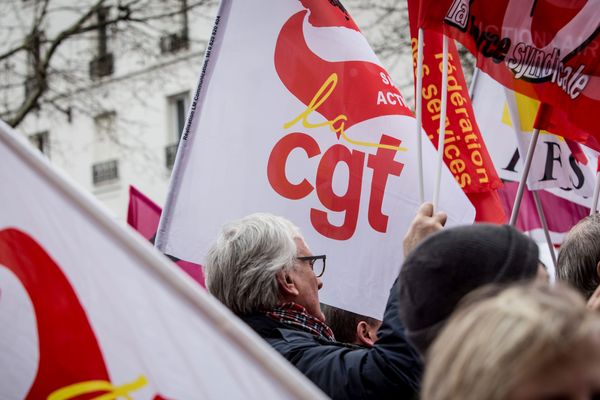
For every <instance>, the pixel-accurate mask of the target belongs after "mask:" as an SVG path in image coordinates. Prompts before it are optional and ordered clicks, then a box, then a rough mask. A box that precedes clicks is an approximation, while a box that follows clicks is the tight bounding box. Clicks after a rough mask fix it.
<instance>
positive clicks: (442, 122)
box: [433, 35, 448, 210]
mask: <svg viewBox="0 0 600 400" xmlns="http://www.w3.org/2000/svg"><path fill="white" fill-rule="evenodd" d="M442 51H443V56H442V94H441V97H440V102H441V110H440V128H439V138H438V159H437V173H436V177H435V186H434V187H433V209H434V210H437V208H438V200H439V197H440V184H441V181H442V163H443V162H444V139H445V136H446V106H447V104H446V97H447V96H448V37H447V36H446V35H444V39H443V47H442Z"/></svg>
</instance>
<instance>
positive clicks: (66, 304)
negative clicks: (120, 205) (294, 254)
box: [0, 121, 322, 400]
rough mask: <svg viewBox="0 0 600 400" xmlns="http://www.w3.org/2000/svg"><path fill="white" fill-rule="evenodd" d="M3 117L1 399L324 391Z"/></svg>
mask: <svg viewBox="0 0 600 400" xmlns="http://www.w3.org/2000/svg"><path fill="white" fill-rule="evenodd" d="M27 146H28V145H27V144H25V142H24V139H23V138H22V137H18V135H16V134H15V133H14V132H12V131H11V130H10V128H9V127H8V126H7V125H5V124H4V123H2V122H1V121H0V160H1V161H0V163H1V167H0V187H1V188H2V189H1V190H0V207H1V210H0V326H1V327H2V328H1V329H0V398H1V399H23V398H28V399H46V398H48V399H51V400H59V399H72V398H81V397H79V396H82V395H87V397H86V398H90V397H89V396H90V395H91V394H94V395H95V396H99V397H95V398H100V397H102V398H106V399H113V398H136V399H192V398H207V399H233V398H238V399H239V398H244V399H245V398H255V399H264V398H313V397H315V396H316V397H322V394H321V393H320V392H319V391H318V390H317V389H316V388H315V387H314V386H313V385H312V383H310V382H309V381H308V380H307V379H306V378H304V376H302V375H301V374H299V373H298V372H297V371H296V370H295V369H293V368H292V367H291V366H290V365H289V364H288V363H287V362H286V361H285V360H284V359H283V358H281V357H280V356H279V355H278V354H276V353H275V352H274V351H273V350H272V349H271V348H270V347H269V346H267V345H266V344H265V343H264V342H263V340H262V339H260V338H259V337H258V336H256V335H255V334H254V333H253V332H251V331H250V330H249V329H248V328H247V327H246V326H245V325H244V324H243V323H242V322H241V321H239V320H237V318H235V317H234V316H233V315H232V314H231V313H230V312H229V311H228V310H226V309H225V308H224V307H223V306H222V305H221V304H220V303H218V302H217V301H215V300H214V299H212V298H211V297H210V296H209V295H208V294H206V293H204V292H203V291H202V290H201V289H200V288H199V286H198V285H197V284H196V283H195V282H193V281H191V280H190V279H189V278H187V277H186V276H185V275H184V274H183V272H181V271H178V270H177V269H176V268H173V265H172V264H170V262H169V261H167V259H166V258H165V257H163V256H162V255H160V254H159V253H158V252H157V251H156V250H155V249H153V248H152V247H151V246H150V245H149V244H148V243H147V242H146V241H145V240H144V239H143V238H142V237H141V236H137V235H136V234H134V233H133V231H132V230H129V229H128V228H125V227H124V226H118V225H116V224H115V223H114V222H113V221H112V220H111V218H110V217H109V216H108V214H106V213H105V212H103V211H102V210H101V209H100V208H98V206H97V205H96V201H95V200H94V199H92V198H91V197H90V196H89V195H87V194H84V193H83V192H80V191H78V190H77V189H76V188H75V187H74V186H72V185H71V184H69V183H68V182H67V181H66V180H65V178H63V177H61V175H60V174H58V173H57V172H56V171H55V170H54V169H53V167H52V166H51V165H50V164H49V163H47V162H46V161H45V160H43V159H42V157H41V156H40V155H38V154H35V153H33V152H32V150H31V149H28V148H27Z"/></svg>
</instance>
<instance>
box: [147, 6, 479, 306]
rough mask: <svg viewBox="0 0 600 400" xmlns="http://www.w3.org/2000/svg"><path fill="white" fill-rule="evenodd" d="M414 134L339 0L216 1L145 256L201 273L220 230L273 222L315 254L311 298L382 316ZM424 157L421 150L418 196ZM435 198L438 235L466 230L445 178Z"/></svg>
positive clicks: (460, 202) (410, 183) (407, 210)
mask: <svg viewBox="0 0 600 400" xmlns="http://www.w3.org/2000/svg"><path fill="white" fill-rule="evenodd" d="M414 132H415V120H414V118H413V116H412V113H411V111H410V110H409V109H408V107H407V106H406V103H405V101H404V98H403V96H402V95H401V93H400V92H399V91H398V89H397V88H396V87H395V86H394V84H393V82H392V80H391V78H390V77H389V75H388V74H387V72H386V71H385V69H384V68H383V67H381V65H380V63H379V61H378V60H377V58H376V56H375V54H374V53H373V51H372V50H371V48H370V46H369V45H368V43H367V42H366V40H365V38H364V37H363V35H362V34H361V32H360V31H359V29H358V28H357V26H356V25H355V23H354V21H353V20H352V18H351V17H350V15H348V13H347V11H346V10H345V9H344V8H343V7H342V6H341V5H340V4H339V2H330V1H327V0H302V1H299V0H270V1H263V2H262V3H261V5H260V7H259V6H257V5H256V4H255V3H254V2H249V1H223V2H222V5H221V10H220V14H219V16H218V18H217V21H216V24H215V27H214V30H213V36H212V38H211V40H210V44H209V47H208V50H207V54H206V59H205V63H204V66H203V67H202V72H201V75H200V79H199V84H198V88H197V91H196V94H195V97H194V103H193V104H192V106H191V111H190V115H189V116H188V120H187V124H186V129H185V131H184V132H183V135H182V140H181V142H180V148H179V151H178V154H177V160H176V163H175V169H174V172H173V178H172V180H171V187H170V193H169V197H168V199H167V204H166V206H165V209H164V210H163V215H162V217H161V222H160V227H159V232H158V235H157V246H158V248H159V249H160V250H161V251H163V252H165V253H167V254H172V255H174V256H176V257H179V258H183V259H186V260H190V261H193V262H196V263H200V264H201V263H202V262H203V260H204V256H205V253H206V251H207V249H208V247H209V245H210V244H211V242H212V240H213V239H214V237H215V236H216V234H217V232H218V231H219V229H220V227H221V226H222V225H223V224H224V223H226V222H228V221H230V220H232V219H236V218H241V217H243V216H245V215H247V214H249V213H253V212H258V211H267V212H272V213H275V214H279V215H283V216H285V217H287V218H289V219H291V220H292V221H294V223H296V224H297V225H298V226H299V227H300V228H301V229H302V231H303V234H304V236H305V237H306V239H307V242H308V244H309V245H310V246H311V247H312V249H313V251H314V252H316V253H327V261H328V263H327V273H326V274H325V276H324V288H323V290H322V291H321V299H322V300H323V301H324V302H325V303H328V304H332V305H334V306H337V307H340V308H343V309H348V310H351V311H354V312H356V313H359V314H363V315H371V316H374V317H378V318H381V316H382V314H383V309H384V307H385V301H386V297H387V295H386V294H387V293H388V290H389V288H390V287H391V285H392V283H393V281H394V279H395V278H396V276H397V274H398V271H399V268H400V265H401V263H402V252H401V246H400V243H401V240H402V239H401V238H402V237H403V235H404V234H405V232H406V230H407V228H408V226H409V223H410V221H411V220H412V219H413V217H414V214H415V212H416V210H417V209H418V207H419V200H418V193H417V187H418V185H417V171H416V151H415V145H416V138H415V135H414ZM434 152H435V150H434V148H433V146H432V145H431V144H430V143H429V142H428V141H427V142H426V146H425V148H424V159H425V160H426V162H425V176H426V184H428V186H426V188H425V189H426V190H425V193H426V195H427V196H428V198H431V193H432V191H433V190H432V186H433V185H432V183H433V181H434V179H433V176H434V175H435V174H434V169H435V168H434V165H433V164H434V163H433V162H427V160H434V159H435V153H434ZM207 193H208V194H210V196H207ZM440 198H442V199H444V201H443V202H442V203H441V205H440V208H441V209H442V210H444V211H446V212H447V213H448V214H449V224H450V225H456V224H465V223H471V222H472V221H473V217H474V210H473V208H472V206H471V205H470V203H469V201H468V199H467V198H466V197H465V195H464V193H463V192H462V191H461V189H460V187H459V186H458V185H457V184H456V181H455V180H454V179H453V177H452V176H451V175H450V173H449V172H448V171H447V170H444V176H443V184H442V191H441V196H440ZM330 260H331V262H330Z"/></svg>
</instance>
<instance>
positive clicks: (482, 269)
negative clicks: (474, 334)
mask: <svg viewBox="0 0 600 400" xmlns="http://www.w3.org/2000/svg"><path fill="white" fill-rule="evenodd" d="M537 269H538V247H537V245H536V244H535V242H534V241H533V240H531V239H530V238H529V237H527V236H525V235H524V234H522V233H521V232H519V231H517V230H516V229H514V228H512V227H510V226H508V225H490V224H476V225H469V226H461V227H457V228H451V229H445V230H443V231H441V232H438V233H436V234H434V235H432V236H430V237H429V238H427V239H426V240H425V241H423V242H422V243H421V244H420V245H419V246H417V247H416V248H415V249H414V250H413V251H412V252H411V253H410V254H409V255H408V257H406V260H405V261H404V264H403V266H402V269H401V271H400V314H401V316H402V320H403V321H404V324H405V326H406V332H407V336H408V339H409V340H410V341H411V342H412V343H413V344H414V345H415V347H416V348H417V349H418V350H419V351H420V352H421V354H423V355H424V354H425V352H426V351H427V349H428V348H429V345H430V344H431V343H432V342H433V340H434V339H435V337H436V336H437V334H438V333H439V331H440V330H441V329H442V328H443V326H444V323H445V322H446V320H447V319H448V318H449V317H450V314H451V313H452V311H454V308H455V307H456V305H457V304H458V302H459V301H460V300H461V299H462V298H463V296H464V295H466V294H467V293H469V292H471V291H472V290H474V289H477V288H478V287H481V286H484V285H486V284H489V283H511V282H516V281H520V280H525V279H529V278H533V277H535V275H536V273H537Z"/></svg>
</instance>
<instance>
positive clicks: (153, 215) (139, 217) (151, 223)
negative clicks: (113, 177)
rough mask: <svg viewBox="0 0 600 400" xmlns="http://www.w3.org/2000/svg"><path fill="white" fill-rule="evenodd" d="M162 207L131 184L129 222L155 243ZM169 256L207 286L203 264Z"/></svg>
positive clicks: (204, 286)
mask: <svg viewBox="0 0 600 400" xmlns="http://www.w3.org/2000/svg"><path fill="white" fill-rule="evenodd" d="M161 213H162V210H161V208H160V207H159V206H158V205H157V204H156V203H155V202H153V201H152V200H150V199H149V198H148V197H147V196H146V195H145V194H143V193H142V192H140V191H139V190H137V189H136V188H134V187H133V186H129V208H128V210H127V223H128V224H129V225H130V226H131V227H132V228H133V229H135V230H136V231H138V232H139V233H140V234H141V235H142V236H143V237H145V238H146V239H148V240H149V241H151V242H152V243H154V237H155V236H156V229H157V228H158V221H159V220H160V214H161ZM166 256H167V257H169V258H170V259H171V260H173V262H175V264H177V265H179V267H180V268H181V269H182V270H184V271H185V272H186V273H187V274H188V275H189V276H191V277H192V278H193V279H194V280H195V281H196V282H198V283H199V284H200V286H202V287H203V288H206V284H205V282H204V271H203V270H202V266H201V265H198V264H194V263H191V262H188V261H185V260H180V259H178V258H175V257H173V256H170V255H168V254H167V255H166Z"/></svg>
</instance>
